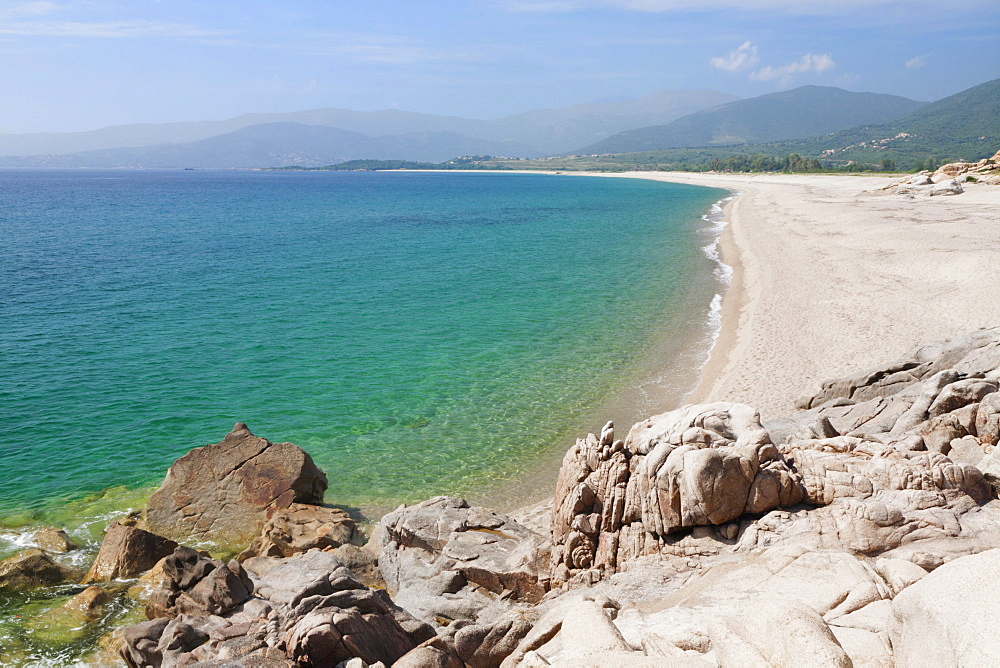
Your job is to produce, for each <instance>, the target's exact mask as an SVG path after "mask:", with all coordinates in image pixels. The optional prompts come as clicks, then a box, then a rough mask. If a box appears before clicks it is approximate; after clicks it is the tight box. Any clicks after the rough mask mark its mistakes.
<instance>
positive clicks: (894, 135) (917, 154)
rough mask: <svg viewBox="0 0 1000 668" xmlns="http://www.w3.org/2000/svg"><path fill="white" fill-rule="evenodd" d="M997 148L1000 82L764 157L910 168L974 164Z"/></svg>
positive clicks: (783, 146)
mask: <svg viewBox="0 0 1000 668" xmlns="http://www.w3.org/2000/svg"><path fill="white" fill-rule="evenodd" d="M998 148H1000V79H994V80H993V81H987V82H986V83H983V84H980V85H978V86H973V87H972V88H969V89H966V90H964V91H962V92H960V93H956V94H955V95H952V96H950V97H946V98H944V99H941V100H938V101H937V102H932V103H931V104H928V105H926V106H924V107H921V108H920V109H917V110H916V111H914V112H913V113H910V114H907V115H906V116H903V117H901V118H897V119H895V120H893V121H890V122H887V123H881V124H878V125H871V126H862V127H857V128H852V129H850V130H845V131H843V132H837V133H835V134H832V135H829V136H826V137H818V138H814V139H808V140H803V141H798V142H786V143H783V144H781V145H777V146H774V147H769V149H768V150H769V151H772V152H774V151H776V152H783V151H784V152H794V153H802V154H803V155H815V156H817V157H821V158H823V159H827V160H833V161H836V162H838V163H842V162H847V161H877V160H885V159H889V160H893V161H895V162H897V163H899V164H900V165H910V164H912V163H915V162H916V161H919V160H927V159H929V158H936V159H937V161H938V162H941V161H944V162H951V161H954V160H978V159H980V158H984V157H987V156H989V155H992V154H993V153H995V152H996V150H997V149H998Z"/></svg>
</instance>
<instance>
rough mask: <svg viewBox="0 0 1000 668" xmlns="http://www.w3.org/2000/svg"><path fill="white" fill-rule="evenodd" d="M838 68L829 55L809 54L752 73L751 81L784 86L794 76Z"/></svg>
mask: <svg viewBox="0 0 1000 668" xmlns="http://www.w3.org/2000/svg"><path fill="white" fill-rule="evenodd" d="M836 66H837V63H835V62H834V61H833V58H831V57H830V54H828V53H820V54H814V53H807V54H806V55H804V56H802V57H801V58H799V59H798V60H796V61H794V62H791V63H788V64H787V65H782V66H780V67H772V66H770V65H768V66H767V67H762V68H760V69H759V70H756V71H754V72H751V73H750V79H751V81H778V82H780V83H782V84H789V83H791V80H792V75H794V74H805V73H806V72H826V71H827V70H832V69H833V68H834V67H836Z"/></svg>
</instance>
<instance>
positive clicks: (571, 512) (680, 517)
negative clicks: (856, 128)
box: [552, 403, 803, 581]
mask: <svg viewBox="0 0 1000 668" xmlns="http://www.w3.org/2000/svg"><path fill="white" fill-rule="evenodd" d="M802 499H803V487H802V484H801V481H800V479H799V477H798V475H797V474H796V473H795V472H794V471H793V470H792V469H791V467H789V466H788V464H787V463H786V462H785V460H784V458H783V456H782V455H781V453H780V452H779V451H778V450H777V449H776V448H775V446H774V445H773V444H772V442H771V438H770V435H769V434H768V432H767V430H765V429H764V428H763V426H762V425H761V423H760V416H759V414H758V413H757V411H756V410H754V409H753V408H751V407H750V406H746V405H744V404H729V403H718V404H707V405H699V406H685V407H684V408H682V409H680V410H676V411H672V412H670V413H665V414H663V415H658V416H655V417H652V418H649V419H648V420H645V421H643V422H640V423H638V424H636V425H635V426H633V427H632V429H631V431H630V432H629V434H628V437H627V438H626V439H625V440H624V441H620V440H615V436H614V425H613V424H611V423H610V422H609V423H608V424H607V425H606V426H605V427H604V429H603V430H602V432H601V435H600V436H599V437H598V436H595V435H594V434H590V435H588V436H587V438H586V439H579V440H577V442H576V444H575V445H574V446H573V447H572V448H571V449H570V450H569V452H567V453H566V457H565V458H564V459H563V465H562V469H561V470H560V472H559V479H558V482H557V483H556V495H555V501H554V510H553V519H552V538H553V543H554V546H553V551H552V557H553V577H554V578H555V579H556V580H557V581H563V580H567V579H569V578H570V577H571V576H572V575H574V574H575V573H578V572H580V571H586V570H589V569H594V570H596V571H614V570H615V569H617V567H618V565H619V563H623V562H626V561H628V560H629V559H632V558H634V557H636V556H640V555H643V554H649V553H652V552H656V551H658V550H659V549H660V547H661V546H662V544H663V542H664V540H666V539H667V537H668V535H669V534H672V533H675V532H677V531H681V530H683V529H688V528H692V527H697V526H719V525H723V524H726V523H728V522H732V521H733V520H736V519H738V518H739V517H740V516H742V515H744V514H747V513H763V512H766V511H768V510H771V509H773V508H776V507H778V506H789V505H794V504H796V503H799V502H800V501H801V500H802Z"/></svg>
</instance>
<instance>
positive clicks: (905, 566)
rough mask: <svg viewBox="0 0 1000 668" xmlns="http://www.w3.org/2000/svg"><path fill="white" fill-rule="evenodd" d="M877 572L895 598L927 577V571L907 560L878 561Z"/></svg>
mask: <svg viewBox="0 0 1000 668" xmlns="http://www.w3.org/2000/svg"><path fill="white" fill-rule="evenodd" d="M875 570H876V571H878V574H879V575H881V576H882V578H883V579H884V580H885V581H886V584H888V585H889V587H890V588H891V589H892V594H893V596H895V595H897V594H899V592H901V591H903V590H904V589H906V588H907V587H909V586H910V585H911V584H913V583H914V582H916V581H918V580H920V579H921V578H923V577H924V576H925V575H927V571H925V570H924V569H922V568H921V567H920V566H917V565H916V564H915V563H913V562H912V561H907V560H905V559H884V558H883V559H876V560H875Z"/></svg>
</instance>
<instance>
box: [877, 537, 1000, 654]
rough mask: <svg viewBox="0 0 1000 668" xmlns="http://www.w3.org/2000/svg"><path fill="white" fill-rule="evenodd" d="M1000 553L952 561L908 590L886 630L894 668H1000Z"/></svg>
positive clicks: (895, 605) (894, 606)
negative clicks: (897, 667) (999, 631)
mask: <svg viewBox="0 0 1000 668" xmlns="http://www.w3.org/2000/svg"><path fill="white" fill-rule="evenodd" d="M998 572H1000V549H994V550H989V551H987V552H982V553H980V554H975V555H971V556H968V557H962V558H960V559H956V560H954V561H952V562H950V563H947V564H945V565H943V566H941V567H940V568H938V569H936V570H935V571H934V572H932V573H930V574H929V575H927V576H925V577H923V578H920V580H919V581H917V582H916V583H914V584H911V585H910V586H908V587H906V588H905V589H903V590H902V592H900V594H899V595H898V596H896V598H895V599H894V600H893V602H892V612H893V621H892V624H891V625H890V628H889V634H890V638H891V640H892V648H893V652H894V654H895V658H896V663H897V665H901V666H917V665H924V666H931V665H936V666H955V665H958V666H991V665H998V664H1000V640H997V637H996V628H997V626H998V625H1000V606H998V605H997V601H998V600H1000V578H997V573H998Z"/></svg>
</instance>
